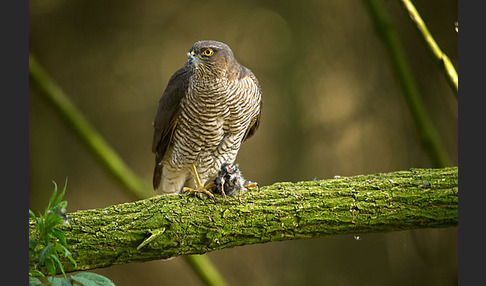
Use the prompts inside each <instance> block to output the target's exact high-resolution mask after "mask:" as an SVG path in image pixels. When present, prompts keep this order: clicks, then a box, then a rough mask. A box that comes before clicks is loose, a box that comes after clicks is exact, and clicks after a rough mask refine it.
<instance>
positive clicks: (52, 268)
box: [44, 259, 56, 276]
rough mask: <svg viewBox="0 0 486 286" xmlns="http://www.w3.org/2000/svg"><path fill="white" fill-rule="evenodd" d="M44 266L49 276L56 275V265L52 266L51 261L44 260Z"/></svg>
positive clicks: (52, 262)
mask: <svg viewBox="0 0 486 286" xmlns="http://www.w3.org/2000/svg"><path fill="white" fill-rule="evenodd" d="M44 264H45V266H46V268H47V271H48V272H49V273H50V274H51V276H54V275H56V265H55V264H54V261H52V260H51V259H46V261H45V263H44Z"/></svg>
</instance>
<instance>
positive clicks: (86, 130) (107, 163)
mask: <svg viewBox="0 0 486 286" xmlns="http://www.w3.org/2000/svg"><path fill="white" fill-rule="evenodd" d="M29 78H30V80H31V82H32V83H34V85H35V86H36V87H37V89H38V90H39V94H40V95H42V96H43V97H44V98H45V99H46V100H47V101H48V102H49V103H50V104H51V105H52V106H53V107H54V109H55V111H56V112H57V113H58V114H59V115H60V116H61V117H62V118H63V119H64V122H66V124H68V125H69V127H71V129H72V130H73V131H74V133H75V134H76V135H78V137H79V139H81V142H83V143H84V145H85V146H86V147H87V148H88V149H89V150H90V151H91V152H92V153H93V154H94V155H95V157H96V158H97V159H99V161H100V162H101V164H102V165H103V166H104V167H105V168H106V169H107V170H108V172H109V173H110V174H112V175H113V176H114V177H115V178H116V179H117V181H119V182H120V183H121V184H122V185H123V186H124V187H125V190H126V191H127V193H128V195H129V196H130V197H131V198H133V199H142V198H148V197H150V196H151V190H150V188H149V187H148V185H147V184H145V183H144V182H143V181H141V180H140V179H139V178H138V177H137V175H135V174H134V173H133V172H132V171H131V170H130V168H128V167H127V166H126V164H125V163H124V162H123V160H122V159H121V158H120V157H119V156H118V155H117V154H116V152H115V151H114V150H113V149H112V148H111V147H110V146H109V145H108V143H106V141H105V140H104V139H103V137H102V136H101V135H100V134H99V133H98V132H97V131H96V130H95V129H94V128H93V127H92V126H91V124H90V123H89V122H88V121H87V120H86V119H85V118H84V116H83V115H82V113H81V112H80V111H79V110H78V109H77V108H76V106H75V105H74V104H73V103H72V102H71V101H70V100H69V98H68V97H67V96H66V94H65V93H64V92H63V91H62V89H61V88H60V87H59V86H58V85H57V84H56V83H55V82H54V81H53V80H52V79H51V78H50V76H49V75H48V74H47V73H46V72H45V71H44V70H43V69H42V67H41V66H40V65H39V63H38V62H37V60H36V59H35V58H34V57H33V56H32V55H29Z"/></svg>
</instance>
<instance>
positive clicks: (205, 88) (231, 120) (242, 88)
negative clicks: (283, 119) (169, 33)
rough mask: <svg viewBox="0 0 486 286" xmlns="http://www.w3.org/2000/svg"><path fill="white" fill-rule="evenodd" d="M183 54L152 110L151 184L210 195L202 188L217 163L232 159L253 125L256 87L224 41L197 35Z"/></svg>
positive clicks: (256, 123)
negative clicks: (198, 38) (182, 62)
mask: <svg viewBox="0 0 486 286" xmlns="http://www.w3.org/2000/svg"><path fill="white" fill-rule="evenodd" d="M187 55H188V60H187V62H186V64H185V65H184V66H183V67H182V68H180V69H179V70H178V71H176V72H175V73H174V74H173V75H172V77H171V78H170V80H169V82H168V84H167V87H166V89H165V91H164V93H163V94H162V97H161V99H160V101H159V106H158V109H157V112H156V114H155V119H154V122H153V125H154V137H153V142H152V151H153V152H154V153H155V168H154V176H153V187H154V189H157V188H158V187H159V185H160V184H161V183H162V191H163V193H180V192H181V191H183V190H185V189H190V190H196V191H202V192H204V193H206V194H208V195H210V196H212V194H211V193H209V192H208V191H207V189H208V186H209V185H211V183H212V186H214V183H213V182H212V180H213V179H214V178H215V177H216V176H217V174H218V171H219V170H220V167H221V165H222V164H223V163H225V162H226V163H228V164H233V163H234V161H235V160H236V155H237V154H238V151H239V150H240V146H241V143H242V142H244V141H245V140H246V139H248V138H250V137H251V136H252V135H253V134H254V133H255V131H256V130H257V129H258V126H259V124H260V117H261V108H262V91H261V88H260V84H259V82H258V80H257V78H256V77H255V75H254V74H253V73H252V72H251V70H249V69H248V68H246V67H244V66H243V65H241V64H240V63H238V61H237V60H236V59H235V57H234V55H233V52H232V51H231V49H230V48H229V47H228V46H227V45H226V44H224V43H221V42H217V41H199V42H196V43H194V45H193V46H192V47H191V49H190V50H189V52H188V53H187ZM208 183H209V184H208ZM205 184H208V185H206V187H204V185H205Z"/></svg>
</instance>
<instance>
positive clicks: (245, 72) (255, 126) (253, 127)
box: [241, 66, 263, 142]
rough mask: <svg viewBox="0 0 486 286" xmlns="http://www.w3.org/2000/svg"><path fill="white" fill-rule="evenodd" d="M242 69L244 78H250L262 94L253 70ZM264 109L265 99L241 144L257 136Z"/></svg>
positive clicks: (261, 101) (261, 102)
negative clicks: (254, 135)
mask: <svg viewBox="0 0 486 286" xmlns="http://www.w3.org/2000/svg"><path fill="white" fill-rule="evenodd" d="M241 67H242V75H243V76H244V75H246V76H249V77H250V78H251V79H252V80H253V82H254V83H255V85H256V86H257V87H258V92H259V93H262V90H261V87H260V83H259V82H258V79H257V78H256V77H255V75H254V74H253V73H252V72H251V70H249V69H247V68H245V67H244V66H241ZM262 107H263V99H262V100H260V108H259V112H258V114H257V115H256V116H255V117H253V118H252V119H251V122H250V126H248V129H247V130H246V132H245V136H243V139H242V140H241V142H245V140H246V139H248V138H250V137H251V136H253V134H255V132H256V131H257V129H258V127H259V126H260V118H261V116H262Z"/></svg>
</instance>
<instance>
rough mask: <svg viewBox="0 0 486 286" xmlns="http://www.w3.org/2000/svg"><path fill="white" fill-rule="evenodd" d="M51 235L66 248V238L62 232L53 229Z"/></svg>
mask: <svg viewBox="0 0 486 286" xmlns="http://www.w3.org/2000/svg"><path fill="white" fill-rule="evenodd" d="M52 234H53V235H54V236H55V237H56V238H57V239H59V242H61V244H62V245H64V246H66V247H67V243H66V236H65V235H64V231H62V230H60V229H56V228H55V229H53V230H52Z"/></svg>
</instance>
